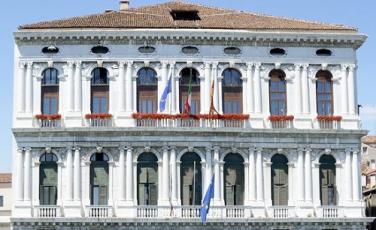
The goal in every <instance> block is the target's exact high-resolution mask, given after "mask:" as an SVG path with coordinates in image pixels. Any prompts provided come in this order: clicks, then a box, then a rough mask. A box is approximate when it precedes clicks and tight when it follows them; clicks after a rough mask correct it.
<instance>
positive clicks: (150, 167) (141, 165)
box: [137, 152, 160, 205]
mask: <svg viewBox="0 0 376 230" xmlns="http://www.w3.org/2000/svg"><path fill="white" fill-rule="evenodd" d="M143 172H144V173H146V178H144V179H145V181H142V182H141V177H142V173H143ZM150 173H155V174H154V177H152V176H153V175H152V176H151V177H149V175H150ZM158 177H159V171H158V158H157V156H156V155H155V154H153V153H151V152H144V153H141V154H140V155H139V156H138V157H137V202H138V205H157V204H158V199H159V197H158V194H159V192H158V190H159V189H160V188H159V184H158V182H159V178H158ZM153 179H154V181H153ZM151 180H152V181H151ZM141 189H142V190H143V191H144V192H142V190H141ZM141 194H143V196H142V197H141ZM145 195H146V197H145Z"/></svg>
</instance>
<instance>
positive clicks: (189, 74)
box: [179, 68, 200, 114]
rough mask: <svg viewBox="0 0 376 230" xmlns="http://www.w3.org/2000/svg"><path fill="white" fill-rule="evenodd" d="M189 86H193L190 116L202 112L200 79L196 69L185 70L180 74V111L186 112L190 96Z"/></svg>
mask: <svg viewBox="0 0 376 230" xmlns="http://www.w3.org/2000/svg"><path fill="white" fill-rule="evenodd" d="M189 84H191V93H192V94H191V111H190V114H198V113H199V112H200V78H199V73H198V71H197V70H196V69H194V68H184V69H183V70H182V71H181V72H180V80H179V89H180V104H179V105H180V111H181V112H182V113H183V112H186V111H184V109H185V102H186V100H187V98H188V95H189Z"/></svg>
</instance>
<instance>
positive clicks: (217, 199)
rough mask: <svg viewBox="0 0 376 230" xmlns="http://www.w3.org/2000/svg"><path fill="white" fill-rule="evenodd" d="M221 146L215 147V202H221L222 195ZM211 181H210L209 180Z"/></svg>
mask: <svg viewBox="0 0 376 230" xmlns="http://www.w3.org/2000/svg"><path fill="white" fill-rule="evenodd" d="M220 178H221V176H220V171H219V147H215V148H214V203H215V204H219V202H220V200H221V197H220V185H221V184H220ZM209 183H210V182H209Z"/></svg>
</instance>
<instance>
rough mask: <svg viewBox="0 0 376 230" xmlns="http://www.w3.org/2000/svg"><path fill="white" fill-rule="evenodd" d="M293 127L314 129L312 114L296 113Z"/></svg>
mask: <svg viewBox="0 0 376 230" xmlns="http://www.w3.org/2000/svg"><path fill="white" fill-rule="evenodd" d="M293 127H294V128H297V129H312V128H313V124H312V116H311V115H310V114H299V115H295V116H294V125H293Z"/></svg>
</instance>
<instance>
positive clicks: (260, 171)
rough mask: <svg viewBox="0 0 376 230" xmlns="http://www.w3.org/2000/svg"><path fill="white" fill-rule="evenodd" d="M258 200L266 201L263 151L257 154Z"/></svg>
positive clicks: (258, 150)
mask: <svg viewBox="0 0 376 230" xmlns="http://www.w3.org/2000/svg"><path fill="white" fill-rule="evenodd" d="M256 185H257V190H256V199H257V201H260V202H263V201H264V168H263V159H262V149H257V154H256Z"/></svg>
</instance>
